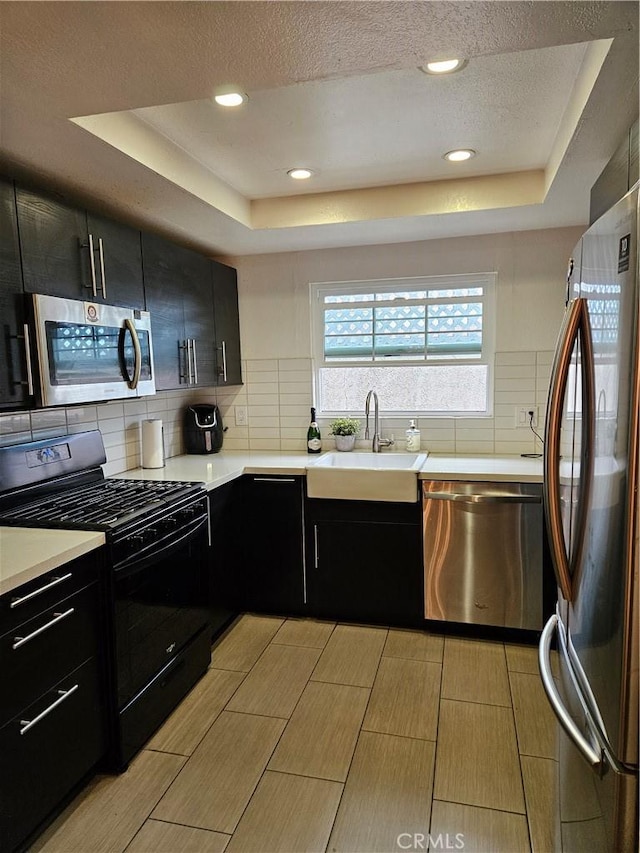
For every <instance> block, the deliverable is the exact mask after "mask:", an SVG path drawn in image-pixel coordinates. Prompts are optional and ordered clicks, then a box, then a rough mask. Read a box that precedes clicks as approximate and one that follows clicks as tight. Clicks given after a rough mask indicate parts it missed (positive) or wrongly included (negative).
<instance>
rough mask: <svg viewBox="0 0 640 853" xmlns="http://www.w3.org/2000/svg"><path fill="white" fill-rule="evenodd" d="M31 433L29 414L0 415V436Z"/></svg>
mask: <svg viewBox="0 0 640 853" xmlns="http://www.w3.org/2000/svg"><path fill="white" fill-rule="evenodd" d="M30 431H31V418H30V417H29V412H20V413H17V414H11V415H0V435H8V434H10V433H25V432H27V433H28V432H30Z"/></svg>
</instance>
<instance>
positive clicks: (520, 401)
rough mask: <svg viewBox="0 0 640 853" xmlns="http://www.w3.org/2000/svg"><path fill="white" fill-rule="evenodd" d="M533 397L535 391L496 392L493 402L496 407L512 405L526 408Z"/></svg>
mask: <svg viewBox="0 0 640 853" xmlns="http://www.w3.org/2000/svg"><path fill="white" fill-rule="evenodd" d="M535 395H536V392H535V391H496V394H495V400H496V405H508V404H509V403H512V404H513V406H514V407H515V406H526V405H528V404H529V403H530V402H531V398H532V397H533V396H535ZM514 417H515V414H514Z"/></svg>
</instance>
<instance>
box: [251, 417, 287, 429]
mask: <svg viewBox="0 0 640 853" xmlns="http://www.w3.org/2000/svg"><path fill="white" fill-rule="evenodd" d="M279 426H280V419H279V418H278V417H277V416H275V417H265V418H262V417H255V418H249V429H251V428H253V429H257V428H262V427H274V428H278V427H279Z"/></svg>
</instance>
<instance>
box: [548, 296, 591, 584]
mask: <svg viewBox="0 0 640 853" xmlns="http://www.w3.org/2000/svg"><path fill="white" fill-rule="evenodd" d="M583 303H584V300H583V299H575V300H574V301H573V302H571V304H570V305H569V307H568V309H567V311H566V313H565V316H564V320H563V323H562V328H561V330H560V337H559V339H558V346H557V349H556V355H555V359H554V363H553V368H552V372H551V383H550V386H549V401H548V404H547V423H546V430H545V441H544V480H543V495H544V511H545V516H546V519H547V528H548V531H549V546H550V549H551V557H552V563H553V567H554V570H555V573H556V580H557V581H558V586H559V587H560V590H561V592H562V595H563V597H564V598H565V600H566V601H571V576H570V574H569V557H568V554H567V549H566V547H565V542H564V535H563V530H562V515H561V509H560V433H561V424H562V407H563V403H564V397H565V391H566V387H567V380H568V377H569V369H570V367H571V356H572V353H573V347H574V344H575V342H576V339H577V336H578V332H579V329H580V324H581V317H582V313H583V311H585V310H586V307H585V306H584V304H583Z"/></svg>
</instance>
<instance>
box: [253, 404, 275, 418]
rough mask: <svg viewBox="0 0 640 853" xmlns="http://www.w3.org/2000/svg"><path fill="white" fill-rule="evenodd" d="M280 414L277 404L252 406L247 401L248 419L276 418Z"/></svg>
mask: <svg viewBox="0 0 640 853" xmlns="http://www.w3.org/2000/svg"><path fill="white" fill-rule="evenodd" d="M279 415H280V407H279V406H252V405H251V403H249V419H250V421H253V419H254V418H277V417H278V416H279Z"/></svg>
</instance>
